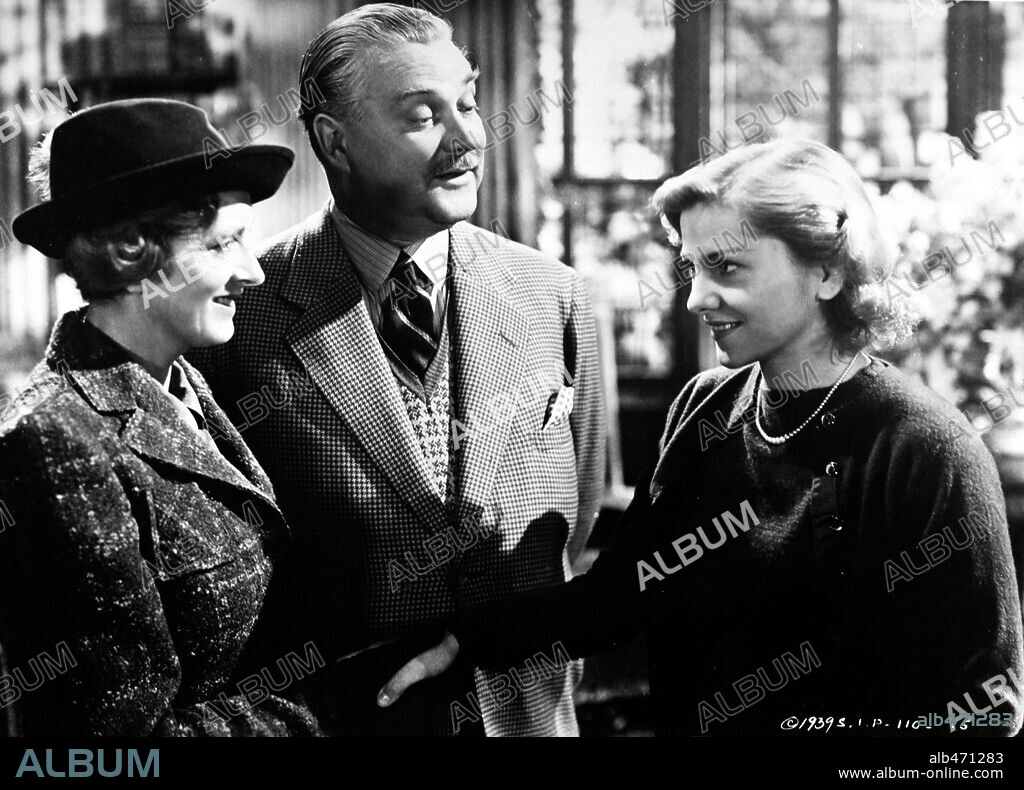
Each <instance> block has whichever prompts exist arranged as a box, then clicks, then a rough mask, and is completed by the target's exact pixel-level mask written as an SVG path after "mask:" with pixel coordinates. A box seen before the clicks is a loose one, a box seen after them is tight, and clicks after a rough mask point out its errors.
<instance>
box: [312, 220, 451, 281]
mask: <svg viewBox="0 0 1024 790" xmlns="http://www.w3.org/2000/svg"><path fill="white" fill-rule="evenodd" d="M331 218H332V219H333V220H334V226H335V227H336V228H337V229H338V235H339V236H341V243H342V246H344V248H345V252H347V253H348V256H349V257H350V258H351V259H352V263H353V264H354V265H355V269H356V275H357V276H358V277H359V281H360V282H361V283H362V284H363V287H364V288H366V289H367V290H368V291H370V292H371V293H380V292H381V289H382V288H383V286H384V283H385V281H386V280H387V279H388V275H389V274H390V273H391V269H392V267H393V266H394V265H395V261H397V260H398V253H399V251H401V250H405V254H406V255H408V256H409V257H410V258H412V260H413V263H415V264H416V268H417V269H419V270H420V271H421V272H422V273H423V274H424V276H426V277H427V278H428V279H429V280H430V281H431V282H432V283H434V288H437V287H438V286H439V285H440V284H441V283H442V282H444V279H445V276H446V275H447V272H448V245H449V238H448V230H447V229H445V230H442V231H439V232H438V233H435V234H433V235H432V236H428V237H427V238H425V239H422V240H420V241H416V242H413V243H412V244H408V245H406V246H405V247H397V246H395V245H394V244H392V243H391V242H389V241H385V240H384V239H382V238H380V237H379V236H375V235H374V234H372V233H370V232H369V231H366V230H364V229H363V228H361V227H359V226H358V225H357V224H356V223H354V222H353V221H352V220H351V219H349V218H348V217H347V216H345V214H344V213H343V212H342V210H341V209H340V208H338V205H337V204H336V203H334V202H333V201H332V205H331Z"/></svg>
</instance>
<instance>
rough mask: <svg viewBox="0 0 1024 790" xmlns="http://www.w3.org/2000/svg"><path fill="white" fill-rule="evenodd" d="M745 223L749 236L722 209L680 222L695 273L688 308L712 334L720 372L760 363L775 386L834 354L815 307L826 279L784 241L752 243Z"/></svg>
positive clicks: (700, 208) (704, 209) (689, 213)
mask: <svg viewBox="0 0 1024 790" xmlns="http://www.w3.org/2000/svg"><path fill="white" fill-rule="evenodd" d="M741 223H742V224H743V225H744V226H745V227H747V228H749V224H748V223H744V218H743V217H742V216H741V214H740V213H739V212H738V211H736V210H735V209H733V208H731V207H729V206H725V205H722V204H719V203H707V204H699V205H697V206H694V207H692V208H689V209H687V210H686V211H683V212H682V214H681V215H680V217H679V228H680V234H679V235H680V240H681V245H680V250H679V252H680V255H681V257H682V259H683V260H684V261H688V262H689V265H691V266H693V267H694V271H693V278H692V290H691V292H690V297H689V299H687V302H686V307H687V309H688V310H689V311H690V312H691V313H694V314H695V315H698V316H700V318H701V319H702V320H703V321H704V323H705V324H706V325H708V326H709V327H710V328H711V334H712V337H713V338H714V340H715V345H716V347H717V350H718V361H719V362H720V363H721V364H722V365H724V366H725V367H728V368H739V367H742V366H744V365H749V364H750V363H752V362H759V363H761V369H762V372H763V373H764V375H765V377H766V378H768V379H769V380H771V379H772V378H774V377H776V376H778V375H780V374H781V373H782V372H783V371H786V370H793V371H796V370H800V369H801V367H802V363H803V361H804V360H812V361H813V360H815V359H817V358H818V357H819V355H820V354H821V353H822V352H823V351H824V353H826V354H827V353H829V349H830V348H831V336H830V334H829V332H828V328H827V325H826V322H825V316H824V314H823V313H822V311H821V307H820V305H819V302H818V296H819V293H820V292H821V290H822V288H821V287H822V284H823V281H824V280H825V279H826V277H825V271H824V270H823V269H822V268H814V267H809V266H805V265H802V264H800V263H798V262H797V261H795V260H793V257H792V254H791V252H790V250H789V248H788V247H787V246H786V244H785V243H784V242H782V241H780V240H779V239H776V238H773V237H771V236H768V235H765V234H761V235H760V236H759V237H758V238H756V240H751V238H750V235H749V234H744V233H743V231H742V230H741ZM737 242H739V243H737ZM826 290H829V291H830V290H831V288H829V289H826ZM831 295H832V294H828V295H825V297H824V298H830V296H831Z"/></svg>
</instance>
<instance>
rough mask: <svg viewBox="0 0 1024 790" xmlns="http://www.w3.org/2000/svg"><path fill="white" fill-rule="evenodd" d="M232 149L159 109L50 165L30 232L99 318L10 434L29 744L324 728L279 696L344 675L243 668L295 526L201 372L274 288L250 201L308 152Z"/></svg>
mask: <svg viewBox="0 0 1024 790" xmlns="http://www.w3.org/2000/svg"><path fill="white" fill-rule="evenodd" d="M211 149H212V150H219V151H220V152H221V154H223V153H224V152H225V151H226V150H227V147H226V144H225V142H224V140H223V138H221V136H220V134H219V133H218V132H217V131H216V130H215V129H214V128H213V127H212V126H211V125H210V123H209V120H208V119H207V117H206V114H205V113H204V112H203V111H202V110H200V109H199V108H197V107H193V106H192V105H189V104H184V103H182V102H176V101H167V100H151V99H139V100H131V101H122V102H112V103H109V104H104V105H99V106H96V107H93V108H91V109H88V110H85V111H83V112H81V113H78V114H76V115H74V116H72V117H71V118H69V119H67V120H65V121H64V122H63V123H61V124H60V125H59V126H57V127H56V129H54V131H53V132H52V134H51V135H50V136H49V138H48V139H47V140H46V141H45V143H44V145H43V146H42V147H41V148H40V149H39V150H37V152H36V162H35V165H36V171H37V173H36V175H37V178H38V180H39V181H40V182H41V185H42V187H43V190H42V191H43V197H44V201H43V202H42V203H41V204H39V205H37V206H35V207H33V208H31V209H29V210H28V211H26V212H24V213H23V214H21V215H20V216H19V217H18V218H17V219H16V220H15V222H14V232H15V234H16V235H17V237H18V238H19V239H20V240H22V241H24V242H25V243H27V244H30V245H32V246H33V247H35V248H37V249H38V250H40V251H42V252H43V253H45V254H46V255H49V256H51V257H53V258H58V259H60V261H61V264H62V266H63V269H64V271H65V272H67V273H68V274H69V275H70V276H71V277H72V278H73V279H74V281H75V283H76V284H77V286H78V288H79V290H80V291H81V293H82V296H83V298H84V299H85V301H86V302H87V305H86V306H85V307H84V308H82V309H80V310H78V311H75V312H71V313H68V314H66V315H64V316H63V317H61V318H60V319H59V320H58V322H57V325H56V326H55V327H54V330H53V334H52V337H51V339H50V343H49V346H48V348H47V350H46V356H45V359H44V360H43V361H42V362H40V363H39V365H38V366H37V367H36V368H35V370H33V371H32V373H31V375H30V377H29V380H28V383H27V385H26V386H25V387H24V388H23V389H22V391H21V393H20V394H19V395H18V397H17V399H16V401H15V404H14V406H15V409H14V413H13V414H12V415H10V416H8V418H7V419H6V420H5V421H4V423H3V425H2V427H0V500H2V501H3V503H4V505H5V506H6V509H7V510H8V511H9V515H10V516H11V518H13V524H9V525H8V527H7V529H6V530H4V531H3V534H2V535H0V600H2V601H3V607H2V609H0V642H2V643H3V645H4V648H5V651H6V654H7V659H8V667H7V669H6V673H7V674H5V675H3V681H4V686H5V687H4V688H3V689H2V692H0V693H2V694H3V705H4V707H7V706H9V705H13V706H14V710H15V711H16V713H17V719H18V722H17V723H18V729H19V730H20V731H21V732H22V733H23V734H26V735H50V734H59V735H77V736H82V735H150V734H153V735H235V734H238V735H286V734H310V733H313V732H315V729H316V724H315V721H314V720H313V718H312V716H311V715H310V714H309V713H308V712H307V711H306V710H305V709H303V708H301V707H299V706H297V705H294V704H292V703H291V702H288V701H286V700H285V699H283V698H281V697H279V696H275V695H274V694H273V693H271V690H272V689H277V690H283V689H284V688H285V687H286V686H287V683H288V681H289V679H290V677H291V675H292V673H293V672H297V673H302V672H303V671H315V668H316V667H317V666H322V657H321V656H319V654H317V653H316V650H315V646H311V651H307V655H306V656H304V657H301V658H300V657H299V656H298V655H295V656H290V655H283V656H281V659H280V661H279V662H278V665H276V666H272V667H263V668H258V669H256V671H254V672H251V673H249V674H247V675H245V676H244V677H242V676H240V674H239V672H238V667H239V662H240V660H241V658H242V656H243V653H244V650H245V648H246V643H247V641H248V640H249V639H250V635H251V633H252V631H253V629H254V626H255V624H256V620H257V617H258V616H259V614H260V608H261V604H262V601H263V599H264V595H265V592H266V589H267V586H268V583H269V581H270V577H271V569H272V565H271V556H272V554H273V552H274V550H275V549H276V548H278V547H280V546H281V545H282V544H283V541H284V540H286V538H287V527H286V525H285V523H284V520H283V518H282V516H281V513H280V511H279V510H278V508H277V505H276V503H275V500H274V492H273V489H272V488H271V485H270V482H269V480H268V479H267V477H266V475H265V474H264V473H263V470H262V469H261V468H260V466H259V464H258V463H257V462H256V459H255V458H254V457H253V455H252V454H251V453H250V452H249V450H248V448H247V447H246V445H245V443H244V442H243V441H242V438H241V437H240V436H239V434H238V433H237V431H236V430H235V429H234V428H233V427H232V426H231V424H230V423H229V422H228V420H227V419H226V418H225V416H224V414H223V413H222V412H221V410H220V409H219V408H218V407H217V404H216V403H215V402H214V401H213V399H212V397H211V396H210V392H209V389H208V388H207V386H206V383H205V382H204V381H203V378H202V376H201V375H200V374H199V373H197V372H196V371H195V369H194V368H192V367H191V366H190V365H189V364H188V362H186V361H185V360H184V359H183V358H182V354H183V353H184V352H186V351H188V350H189V349H192V348H197V347H204V346H210V345H215V344H219V343H224V342H225V341H227V340H228V339H229V338H230V337H231V335H232V333H233V331H234V327H233V324H232V316H233V315H234V311H235V303H236V301H237V300H238V299H239V298H240V297H241V296H242V293H243V291H244V290H245V289H246V288H250V287H254V286H257V285H259V284H260V283H261V282H262V281H263V273H262V271H261V270H260V266H259V264H258V263H257V261H256V259H255V257H253V255H252V253H251V252H250V251H249V250H248V248H247V246H246V243H245V234H246V230H247V227H248V225H249V224H250V220H251V217H252V208H251V205H250V204H251V203H253V202H256V201H260V200H263V199H265V198H268V197H270V196H271V195H272V194H273V193H274V192H275V191H276V190H277V188H278V187H279V185H280V184H281V181H282V180H283V179H284V176H285V174H286V172H287V171H288V169H289V167H290V166H291V163H292V159H293V153H292V151H291V150H290V149H288V148H284V147H279V146H271V145H260V146H249V147H248V148H245V149H242V150H238V151H233V152H231V154H230V155H229V156H224V155H221V156H217V157H207V154H208V153H209V151H210V150H211ZM293 659H294V660H293ZM296 667H299V668H298V669H297V668H296Z"/></svg>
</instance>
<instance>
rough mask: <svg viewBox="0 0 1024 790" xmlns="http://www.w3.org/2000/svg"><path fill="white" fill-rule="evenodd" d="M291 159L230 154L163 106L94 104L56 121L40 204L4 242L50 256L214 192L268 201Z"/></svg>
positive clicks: (188, 117) (183, 115)
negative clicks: (80, 238)
mask: <svg viewBox="0 0 1024 790" xmlns="http://www.w3.org/2000/svg"><path fill="white" fill-rule="evenodd" d="M294 158H295V152H294V151H292V150H291V149H290V148H286V147H284V146H280V145H248V146H245V147H243V148H238V149H232V148H231V147H230V146H229V144H228V142H227V141H226V140H225V139H224V137H223V136H222V135H221V133H220V132H218V131H217V130H216V129H214V128H213V126H212V125H211V124H210V119H209V118H208V117H207V115H206V113H205V112H204V111H203V110H201V109H200V108H199V107H195V106H193V105H191V104H186V103H185V102H180V101H172V100H170V99H129V100H127V101H115V102H109V103H107V104H99V105H96V106H95V107H91V108H89V109H87V110H83V111H82V112H79V113H76V114H75V115H72V116H71V117H70V118H68V119H67V120H65V121H62V122H61V123H60V124H59V125H58V126H57V127H56V128H55V129H54V132H53V139H52V141H51V144H50V199H49V200H47V201H45V202H43V203H40V204H39V205H37V206H33V207H32V208H30V209H28V210H27V211H24V212H22V213H21V214H19V215H18V216H17V217H16V218H15V220H14V223H13V228H12V229H13V230H14V235H15V236H17V237H18V239H20V240H21V241H23V242H25V243H26V244H30V245H32V246H33V247H35V248H36V249H37V250H39V251H40V252H42V253H44V254H45V255H49V256H50V257H52V258H59V257H61V255H63V253H64V248H65V247H66V246H67V243H68V240H69V239H70V238H71V236H72V235H73V234H75V233H77V232H79V231H83V230H92V229H96V228H100V227H103V226H104V225H109V224H111V223H114V222H119V221H122V220H126V219H131V218H132V217H133V216H136V215H138V214H141V213H143V212H145V211H148V210H150V209H154V208H158V207H160V206H163V205H166V204H168V203H173V202H175V201H180V200H189V199H192V198H197V197H202V196H203V195H208V194H212V193H214V192H228V191H243V192H248V193H249V195H250V196H251V198H252V202H253V203H255V202H257V201H260V200H263V199H265V198H268V197H270V196H271V195H273V194H274V193H275V192H276V191H277V188H278V187H279V186H281V182H282V181H283V180H284V177H285V174H286V173H287V172H288V169H289V168H290V167H291V166H292V161H293V160H294Z"/></svg>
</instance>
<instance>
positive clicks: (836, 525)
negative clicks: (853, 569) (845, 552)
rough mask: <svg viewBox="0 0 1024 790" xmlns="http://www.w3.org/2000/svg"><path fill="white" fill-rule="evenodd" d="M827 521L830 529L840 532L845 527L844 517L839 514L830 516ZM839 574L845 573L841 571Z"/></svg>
mask: <svg viewBox="0 0 1024 790" xmlns="http://www.w3.org/2000/svg"><path fill="white" fill-rule="evenodd" d="M827 523H828V528H829V529H830V530H832V531H833V532H840V531H842V529H843V522H842V519H840V518H839V516H835V515H832V516H829V517H828V522H827ZM839 575H840V576H842V575H843V574H842V573H840V574H839Z"/></svg>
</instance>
